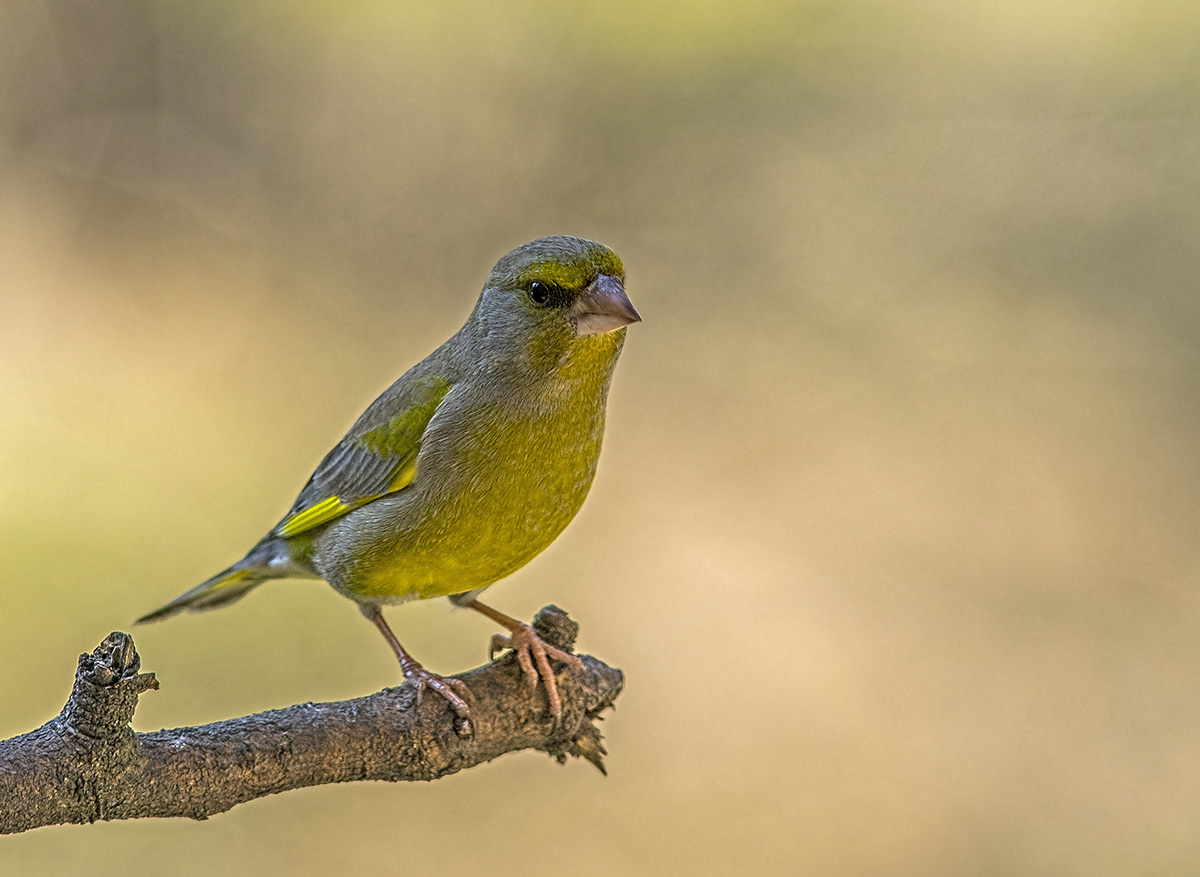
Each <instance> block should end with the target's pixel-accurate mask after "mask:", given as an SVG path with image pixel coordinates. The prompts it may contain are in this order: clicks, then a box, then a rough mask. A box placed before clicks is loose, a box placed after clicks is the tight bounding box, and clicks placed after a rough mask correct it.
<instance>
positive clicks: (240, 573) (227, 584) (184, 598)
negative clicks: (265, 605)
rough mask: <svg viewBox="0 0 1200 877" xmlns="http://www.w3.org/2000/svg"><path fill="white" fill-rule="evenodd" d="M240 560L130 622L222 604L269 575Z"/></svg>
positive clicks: (246, 590)
mask: <svg viewBox="0 0 1200 877" xmlns="http://www.w3.org/2000/svg"><path fill="white" fill-rule="evenodd" d="M244 563H245V561H242V562H241V563H235V564H234V565H233V566H231V567H229V569H227V570H224V571H222V572H219V573H217V574H216V575H215V576H213V577H212V578H211V579H208V580H207V581H204V582H201V583H200V584H198V585H196V587H194V588H192V589H191V590H190V591H188V592H187V593H186V594H180V595H179V596H178V597H176V598H175V599H174V600H172V601H171V602H170V603H168V604H167V605H166V606H163V607H162V608H161V609H156V610H154V611H153V612H151V613H150V614H149V615H143V616H142V617H141V618H139V619H138V620H137V621H136V622H134V623H135V624H143V623H144V622H147V621H159V620H161V619H163V618H170V617H171V616H172V615H175V614H176V613H178V612H183V611H185V610H186V611H189V612H196V611H198V610H200V609H212V608H213V607H215V606H224V605H225V604H226V603H232V602H233V601H234V600H237V599H240V598H241V597H244V596H245V595H246V593H247V592H248V591H249V590H250V589H251V588H254V587H256V586H258V585H261V584H262V583H263V582H265V581H266V580H267V579H268V578H270V576H264V575H263V574H262V573H261V572H259V571H258V570H256V569H253V568H247V567H245V566H243V564H244Z"/></svg>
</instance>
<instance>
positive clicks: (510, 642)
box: [489, 624, 583, 725]
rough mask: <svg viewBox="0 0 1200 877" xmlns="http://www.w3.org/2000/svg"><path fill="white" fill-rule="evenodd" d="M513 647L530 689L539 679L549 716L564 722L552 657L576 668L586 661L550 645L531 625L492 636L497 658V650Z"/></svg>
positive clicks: (556, 722) (492, 650)
mask: <svg viewBox="0 0 1200 877" xmlns="http://www.w3.org/2000/svg"><path fill="white" fill-rule="evenodd" d="M504 649H512V650H513V653H514V654H516V656H517V663H519V664H520V665H521V672H522V673H524V674H525V683H526V684H527V685H528V686H529V687H530V688H536V687H537V684H538V679H541V680H542V684H543V685H545V686H546V699H547V700H548V701H549V702H550V715H551V716H552V717H553V718H554V724H555V725H557V724H558V723H559V722H560V721H562V699H561V698H560V697H559V696H558V685H557V683H556V681H555V679H554V670H553V668H552V667H551V666H550V659H551V658H554V659H555V660H557V661H563V662H564V663H567V664H570V665H571V666H573V667H577V668H582V667H583V661H581V660H579V658H578V657H577V656H575V655H572V654H571V653H570V652H564V651H563V650H562V649H560V648H556V647H555V646H552V645H550V643H548V642H546V641H545V640H544V639H542V638H541V637H540V636H538V635H537V633H536V632H535V631H534V629H533V628H532V627H530V626H529V625H528V624H518V625H517V627H515V628H514V629H513V631H512V633H510V634H509V635H507V636H505V635H504V634H502V633H497V634H494V635H493V636H492V642H491V648H490V649H489V654H490V657H492V658H493V659H494V658H495V657H496V652H499V651H503V650H504Z"/></svg>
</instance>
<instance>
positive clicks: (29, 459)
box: [0, 0, 1200, 875]
mask: <svg viewBox="0 0 1200 877" xmlns="http://www.w3.org/2000/svg"><path fill="white" fill-rule="evenodd" d="M1198 46H1200V13H1197V11H1196V7H1195V5H1194V4H1189V3H1181V2H1177V3H1171V2H1145V0H1114V2H1103V0H1096V2H1071V0H1067V2H1062V3H1054V4H1041V3H1022V2H1017V3H1014V2H983V3H975V4H963V3H955V2H947V0H913V2H901V0H847V2H841V3H831V2H825V0H809V2H791V3H788V2H770V0H764V2H758V3H753V4H742V3H734V2H729V3H721V2H709V3H705V2H698V3H685V2H671V3H645V2H644V0H628V2H626V0H613V2H609V3H606V4H602V5H601V4H595V5H586V6H585V5H578V6H576V5H569V4H561V3H553V2H547V0H527V2H523V3H515V4H492V3H485V2H470V0H461V2H452V3H446V4H438V5H434V4H420V3H408V2H403V0H393V2H372V0H361V2H347V3H338V4H335V3H332V2H316V0H309V2H290V3H289V2H283V0H251V2H236V3H235V2H230V0H220V2H212V0H210V2H205V3H195V2H185V0H162V2H150V0H143V2H136V0H43V2H28V3H5V4H3V5H2V6H0V400H2V401H3V411H2V414H0V557H2V558H3V565H2V571H0V633H2V635H3V641H4V644H5V652H6V654H7V656H8V657H7V660H6V661H5V664H6V667H7V669H6V671H5V672H4V673H3V674H0V678H2V681H0V737H7V736H11V735H13V734H17V733H20V732H23V731H26V730H30V729H32V728H33V727H35V726H37V725H39V724H41V723H42V722H44V721H45V720H47V719H48V718H50V717H51V716H53V715H54V714H55V713H56V712H57V711H58V709H59V708H60V707H61V705H62V703H63V701H64V700H65V698H66V696H67V693H68V691H69V686H70V682H71V676H72V672H73V668H74V664H75V658H76V655H77V654H78V653H79V652H81V651H89V650H91V649H92V648H93V647H94V646H95V645H96V644H97V643H98V642H99V640H100V639H101V638H102V637H103V636H104V635H105V634H107V633H108V632H109V631H110V630H113V629H125V630H129V629H130V628H129V625H130V622H131V621H132V619H134V618H136V617H137V616H138V615H140V614H142V613H144V612H146V611H148V610H150V609H153V608H155V607H157V606H159V605H161V604H162V603H163V602H164V601H166V600H167V599H169V598H171V597H173V596H175V595H176V594H178V593H179V592H181V591H183V590H184V589H186V588H188V587H190V586H191V585H193V584H195V583H196V582H198V581H199V580H201V579H203V578H204V577H206V576H207V575H209V574H211V573H213V572H215V571H216V570H218V569H220V568H221V567H223V566H225V565H226V564H228V563H229V562H231V561H233V560H235V559H237V558H238V557H240V556H241V554H242V552H243V551H244V550H245V549H246V548H248V547H249V546H250V545H251V544H252V543H253V542H254V541H255V540H256V539H257V538H258V537H259V536H260V535H261V533H262V532H264V531H265V529H266V528H267V527H268V526H270V525H271V524H273V523H274V522H275V521H276V520H277V519H278V517H279V516H280V515H281V514H282V512H283V511H285V510H286V508H287V507H288V506H289V504H290V503H291V501H292V499H293V498H294V496H295V494H296V493H297V492H298V490H299V488H300V487H301V486H302V485H303V483H304V480H305V479H306V478H307V476H308V474H309V472H310V471H311V469H312V467H313V466H314V465H315V464H316V463H317V462H318V460H319V459H320V458H321V456H322V455H323V454H324V452H325V451H326V450H327V449H328V448H329V447H330V446H331V445H332V444H333V442H335V441H336V440H337V439H338V438H339V437H340V436H341V434H342V432H343V431H344V429H345V428H346V427H348V426H349V424H350V423H351V422H352V421H353V419H354V418H355V417H356V416H357V414H358V413H359V411H360V410H361V409H362V408H363V407H364V406H365V405H366V404H367V403H368V402H369V401H370V400H371V399H372V398H373V397H374V396H375V395H376V394H377V393H378V392H379V391H380V390H381V389H382V388H383V387H384V386H386V385H387V384H388V383H389V382H391V381H392V380H393V379H394V378H395V377H397V376H398V375H399V374H400V373H402V372H403V371H404V370H405V369H406V368H407V367H408V366H409V365H411V364H412V363H413V362H415V361H416V360H418V359H420V358H421V357H423V356H424V355H425V354H426V353H427V352H428V351H429V350H430V349H432V347H433V346H435V345H436V344H437V343H439V342H440V341H441V340H443V339H444V338H445V337H447V336H448V335H449V334H450V333H451V332H452V331H453V330H455V329H456V328H457V327H458V326H459V325H460V324H461V322H462V320H463V319H464V318H465V316H466V314H467V312H468V311H469V309H470V307H471V305H472V304H473V302H474V299H475V296H476V294H477V292H478V289H479V287H480V285H481V284H482V281H483V278H484V277H485V276H486V272H487V271H488V269H489V268H490V267H491V265H492V263H493V262H494V261H495V259H496V258H498V257H499V256H500V255H502V254H503V253H504V252H505V251H507V250H508V249H510V248H511V247H513V246H515V245H517V244H520V243H522V242H524V241H526V240H529V239H531V238H534V237H537V236H540V235H543V234H550V233H570V234H578V235H583V236H588V237H594V238H597V239H600V240H603V241H605V242H606V243H608V244H609V245H611V246H612V247H613V248H615V249H616V250H617V251H618V252H619V253H620V254H621V255H622V256H623V258H624V260H625V263H626V266H627V269H628V275H629V279H628V288H629V290H630V293H631V296H632V298H633V300H634V302H635V303H636V304H637V306H638V307H639V309H640V310H641V312H642V314H643V316H644V318H645V322H644V323H643V324H642V325H639V326H636V327H634V328H633V329H631V331H630V333H629V339H628V344H627V345H626V353H625V355H624V357H623V360H622V362H621V364H620V367H619V369H618V373H617V378H616V381H615V385H614V388H613V394H612V399H611V405H610V422H609V433H608V439H607V443H606V447H605V452H604V457H603V459H602V462H601V468H600V473H599V477H598V480H597V482H596V486H595V488H594V490H593V493H592V496H591V498H590V499H589V501H588V504H587V506H586V508H585V509H584V511H583V512H582V514H581V515H580V516H579V518H578V519H577V520H576V522H575V523H574V524H573V525H572V526H571V527H570V528H569V530H568V531H567V533H566V534H564V536H563V537H562V538H560V539H559V540H558V542H557V543H556V544H555V545H554V546H553V547H552V548H551V549H550V550H549V551H547V552H546V553H545V554H544V555H543V556H542V557H540V558H539V559H537V560H536V561H535V562H534V563H532V564H531V565H530V566H528V567H527V568H526V569H524V570H522V571H521V572H519V573H518V574H516V575H515V576H514V577H513V578H512V579H511V580H510V581H507V582H504V583H502V584H500V585H498V586H497V587H496V588H495V589H494V590H493V591H492V592H491V593H492V602H493V603H494V604H495V605H497V606H498V607H499V608H502V609H504V610H505V611H508V612H511V613H514V614H517V615H521V616H524V617H529V616H531V615H532V614H533V613H534V612H535V611H536V610H537V608H538V607H540V606H541V605H544V604H545V603H548V602H556V603H559V604H560V605H562V606H564V607H565V608H567V609H568V610H569V611H570V612H571V613H572V614H573V615H574V616H575V617H576V618H577V619H578V620H579V621H580V622H581V623H582V626H583V631H582V639H581V644H580V645H581V648H582V649H583V650H585V651H588V652H591V653H593V654H596V655H598V656H599V657H601V658H603V659H604V660H606V661H608V662H610V663H612V664H614V665H616V666H619V667H621V668H622V669H623V670H624V671H625V672H626V674H627V677H628V687H627V690H626V692H625V694H624V695H623V697H622V698H621V701H620V704H619V708H618V710H617V711H616V713H615V714H613V715H612V716H611V717H610V719H609V721H607V722H606V723H605V726H604V728H605V732H606V734H607V744H608V746H609V749H610V752H611V755H610V757H609V761H608V763H609V774H610V775H609V776H608V777H607V778H603V777H601V776H599V775H598V774H597V773H596V772H595V771H594V770H592V769H591V768H590V767H589V766H588V765H586V764H584V763H582V762H575V763H572V764H569V765H567V766H565V767H559V766H557V765H555V764H554V763H553V762H552V761H551V760H550V759H548V758H546V757H545V756H540V755H535V754H529V753H524V754H520V755H515V756H509V757H507V758H504V759H501V760H500V761H498V762H496V763H494V764H491V765H486V766H483V767H481V768H479V769H476V770H472V771H469V772H467V773H465V774H462V775H459V776H455V777H451V778H448V779H446V780H442V781H439V782H437V783H434V784H431V785H413V786H386V785H365V784H360V785H352V786H345V787H338V788H321V789H312V790H306V791H301V792H295V793H291V794H287V795H283V796H278V797H274V798H270V799H264V800H260V801H256V802H254V803H252V804H249V805H245V806H242V807H240V808H238V809H236V810H234V811H232V812H230V813H227V814H224V815H221V816H218V817H216V818H213V819H212V820H210V821H208V822H206V823H189V822H184V821H140V822H130V823H118V824H101V825H94V826H87V827H61V828H50V829H42V830H39V831H35V832H32V833H29V834H26V835H22V836H19V837H15V838H6V839H0V872H3V873H4V874H75V873H83V872H85V871H86V872H88V873H91V874H123V875H129V874H134V875H137V874H161V873H168V871H169V872H170V873H173V874H182V875H200V874H211V873H223V874H233V875H241V874H269V873H293V874H319V873H358V874H388V873H403V874H450V873H454V874H490V873H522V874H528V875H540V874H560V873H571V874H577V875H606V874H618V873H622V874H624V873H628V874H796V873H820V874H1021V875H1040V874H1046V875H1051V874H1053V875H1071V874H1079V875H1084V874H1087V875H1096V874H1140V873H1147V874H1148V873H1157V874H1165V873H1185V872H1188V871H1191V870H1192V869H1194V868H1195V867H1196V863H1197V861H1200V636H1198V622H1200V598H1198V596H1197V586H1198V585H1200V548H1198V547H1197V546H1198V545H1200V539H1198V538H1197V536H1198V529H1200V456H1198V454H1197V450H1198V441H1200V294H1198V293H1200V290H1198V288H1197V259H1196V249H1197V246H1196V242H1197V235H1198V232H1200V145H1198V144H1200V110H1198V104H1197V100H1198V98H1200V49H1198V48H1197V47H1198ZM390 617H391V618H392V621H393V623H394V625H395V627H396V628H397V631H398V632H399V635H400V637H401V639H403V640H404V642H405V643H406V644H408V645H409V646H410V647H411V648H412V650H413V651H414V652H415V653H416V654H417V656H418V657H419V658H421V659H422V660H423V661H425V662H426V663H427V664H428V665H429V666H431V667H432V668H433V669H435V670H439V671H443V672H456V671H458V670H461V669H465V668H467V667H470V666H474V665H475V664H478V663H479V662H480V661H481V660H482V659H483V658H484V657H485V655H486V644H487V639H488V636H489V635H490V634H491V632H492V629H491V627H490V626H489V625H488V623H487V622H486V621H485V620H484V619H482V618H478V617H473V616H472V615H468V614H464V613H461V612H456V611H451V610H450V609H449V608H448V607H447V605H446V604H445V601H436V602H433V603H429V604H422V605H412V606H405V607H400V608H397V609H395V610H392V612H391V616H390ZM135 634H136V637H137V645H138V647H139V649H140V651H141V653H142V655H143V660H144V666H145V668H146V669H148V670H152V671H154V672H156V673H157V674H158V678H159V680H160V681H161V683H162V689H161V690H160V691H157V692H153V693H149V694H147V695H145V696H144V697H143V698H142V703H141V706H140V709H139V711H138V714H137V716H136V719H135V726H136V727H137V728H139V729H142V730H151V729H157V728H160V727H173V726H177V725H182V724H194V723H202V722H208V721H213V720H217V719H221V718H226V717H230V716H236V715H241V714H244V713H248V712H254V711H259V710H263V709H268V708H272V707H280V706H286V705H289V704H292V703H295V702H303V701H307V700H322V699H341V698H347V697H352V696H358V695H362V694H366V693H369V692H371V691H374V690H377V689H378V688H380V687H382V686H385V685H394V684H396V682H397V679H398V671H397V668H396V667H395V664H394V661H393V659H392V657H391V656H390V654H389V653H388V651H387V649H386V646H385V644H384V643H383V642H382V640H381V639H380V638H379V636H378V635H377V634H376V632H375V631H373V630H372V629H371V628H370V625H368V624H366V623H364V622H363V620H362V618H361V617H360V616H359V614H358V613H357V611H356V610H355V609H354V607H353V606H352V605H351V604H350V603H349V602H348V601H345V600H342V599H341V598H340V597H338V596H336V595H335V594H333V593H332V592H331V591H330V590H329V589H328V588H327V587H326V586H324V585H323V584H321V583H316V582H303V583H278V584H274V585H271V586H269V587H265V588H263V589H261V590H260V591H258V592H256V593H254V594H253V595H252V596H251V597H249V598H248V599H246V600H245V601H243V602H242V603H239V604H237V605H236V606H233V607H230V608H227V609H223V610H220V611H217V612H213V613H208V614H201V615H191V616H186V617H182V618H177V619H173V620H171V621H169V622H166V623H164V624H160V625H155V626H150V627H147V628H139V629H137V630H136V631H135Z"/></svg>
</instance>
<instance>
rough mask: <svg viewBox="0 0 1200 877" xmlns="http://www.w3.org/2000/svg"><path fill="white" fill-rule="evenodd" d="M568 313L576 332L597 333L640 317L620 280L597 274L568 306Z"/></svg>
mask: <svg viewBox="0 0 1200 877" xmlns="http://www.w3.org/2000/svg"><path fill="white" fill-rule="evenodd" d="M570 315H571V318H572V319H573V320H574V321H575V331H576V332H577V333H578V334H580V335H599V334H600V333H601V332H611V331H612V330H613V329H620V328H621V327H622V326H628V325H629V324H630V323H640V322H641V320H642V318H641V317H640V316H638V312H637V310H635V309H634V307H633V302H631V301H630V300H629V296H627V295H626V294H625V287H624V286H622V285H621V281H620V280H617V278H615V277H610V276H609V275H607V274H601V275H600V276H599V277H597V278H596V279H595V280H593V281H592V282H591V283H590V284H589V285H588V288H587V289H585V290H584V291H583V295H581V296H579V299H578V300H577V301H576V302H575V304H573V305H571V309H570Z"/></svg>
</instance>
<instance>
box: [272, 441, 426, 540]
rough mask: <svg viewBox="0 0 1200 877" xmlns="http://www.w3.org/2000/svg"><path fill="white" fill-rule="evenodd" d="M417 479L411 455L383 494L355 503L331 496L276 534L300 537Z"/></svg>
mask: <svg viewBox="0 0 1200 877" xmlns="http://www.w3.org/2000/svg"><path fill="white" fill-rule="evenodd" d="M416 477H417V455H416V454H411V455H409V457H408V459H406V460H405V461H404V462H403V463H401V464H400V466H399V467H398V468H397V469H396V474H395V475H394V476H393V478H392V480H391V482H390V483H389V484H388V489H387V490H386V491H384V492H383V493H372V494H371V495H370V496H362V497H359V498H358V499H356V500H354V501H353V502H344V501H343V500H342V499H341V498H340V497H337V496H330V497H327V498H326V499H323V500H321V501H320V502H319V503H317V504H316V505H314V506H310V507H309V508H306V509H305V510H304V511H302V512H296V514H294V515H292V516H291V517H289V518H287V519H286V520H285V521H284V522H283V523H282V524H280V525H279V526H278V527H276V528H275V533H276V534H277V535H279V536H282V537H283V538H285V539H290V538H292V537H293V536H299V535H300V534H301V533H305V532H307V531H309V530H312V529H314V528H316V527H320V526H321V525H322V524H328V523H329V522H330V521H332V520H334V519H336V518H340V517H341V516H342V515H344V514H346V513H347V512H352V511H354V510H355V509H360V508H362V507H363V506H365V505H366V504H367V503H369V502H372V501H374V500H377V499H379V497H381V496H386V495H387V494H389V493H395V492H396V491H397V490H403V489H404V488H405V487H408V485H410V484H412V480H413V479H414V478H416Z"/></svg>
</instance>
